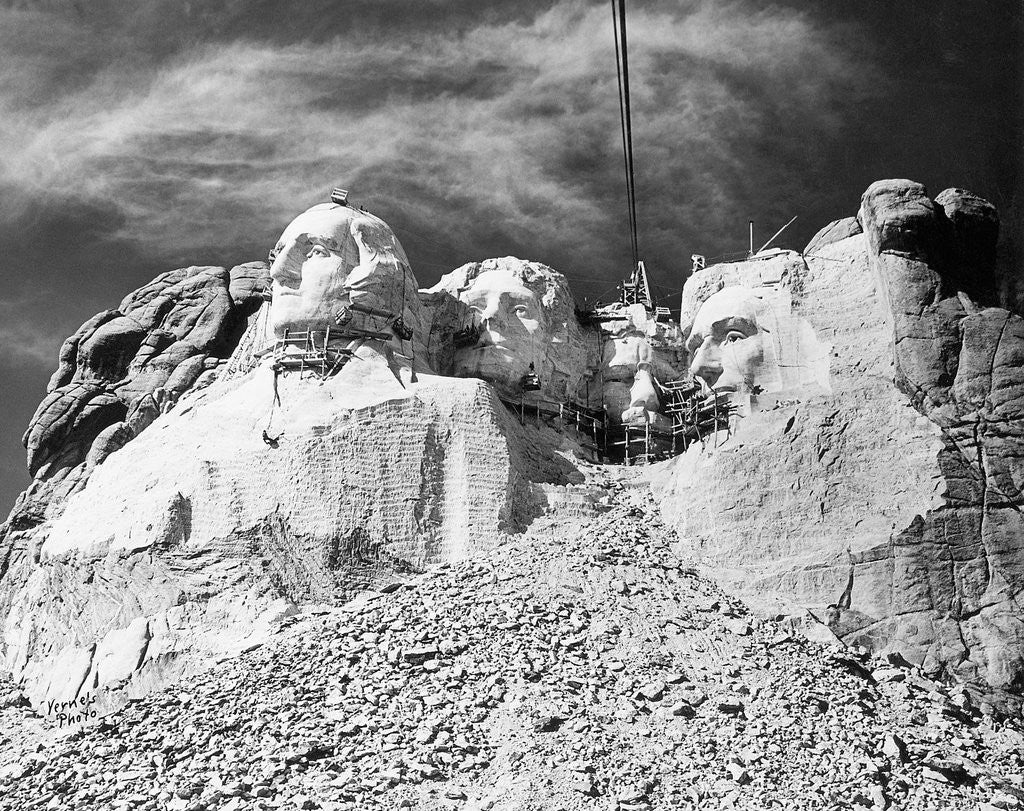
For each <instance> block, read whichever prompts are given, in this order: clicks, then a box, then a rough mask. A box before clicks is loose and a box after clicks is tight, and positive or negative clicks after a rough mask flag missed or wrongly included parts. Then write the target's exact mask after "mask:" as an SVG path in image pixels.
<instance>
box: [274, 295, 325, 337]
mask: <svg viewBox="0 0 1024 811" xmlns="http://www.w3.org/2000/svg"><path fill="white" fill-rule="evenodd" d="M332 323H333V322H332V318H331V313H330V311H329V309H328V308H326V307H310V306H309V305H308V304H307V303H306V302H304V301H303V300H302V298H301V297H299V296H282V297H281V298H280V299H279V300H275V301H274V304H273V307H272V308H271V310H270V324H271V326H272V327H273V329H274V331H275V332H276V333H278V334H280V333H281V332H283V331H284V330H286V329H290V330H308V329H312V328H315V327H316V328H325V327H328V326H330V325H331V324H332Z"/></svg>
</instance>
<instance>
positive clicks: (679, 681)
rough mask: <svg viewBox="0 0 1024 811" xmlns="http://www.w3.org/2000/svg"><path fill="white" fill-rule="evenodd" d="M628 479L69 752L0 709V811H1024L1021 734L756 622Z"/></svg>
mask: <svg viewBox="0 0 1024 811" xmlns="http://www.w3.org/2000/svg"><path fill="white" fill-rule="evenodd" d="M630 473H631V472H630V471H626V470H617V471H616V470H611V469H607V468H606V469H600V468H589V469H588V475H589V478H590V482H589V486H594V485H598V486H601V487H602V488H604V489H605V491H606V492H607V493H608V496H607V497H606V498H605V499H604V503H603V504H600V505H597V506H595V508H594V510H593V511H592V512H591V514H590V515H589V516H583V517H580V516H578V515H572V516H568V515H561V514H559V513H558V512H557V510H556V511H555V512H554V513H552V514H550V515H548V516H546V517H544V518H541V519H538V520H537V521H536V522H534V524H533V525H532V526H531V528H530V531H529V532H528V533H526V534H524V535H521V536H508V537H505V538H503V539H502V540H501V543H500V545H499V546H498V548H497V549H496V550H493V551H491V552H490V553H488V554H486V555H482V554H481V555H479V556H478V557H476V558H472V559H470V560H468V561H465V562H460V563H457V564H447V565H441V566H438V567H436V568H433V569H430V570H428V571H426V572H424V573H422V574H418V575H416V576H414V577H411V578H409V579H406V580H404V581H392V582H388V583H386V584H384V585H383V586H382V587H381V588H380V589H379V590H377V591H375V592H371V593H363V594H361V595H360V596H358V597H357V598H355V599H354V600H352V601H351V602H349V603H348V604H346V605H345V606H344V607H342V608H329V607H322V608H313V609H308V610H306V611H305V612H304V613H303V614H300V615H297V616H295V617H293V618H290V619H289V620H288V621H286V624H285V625H284V626H283V627H282V629H281V631H280V632H279V633H278V635H277V636H276V637H275V638H274V639H272V640H271V641H270V642H268V643H266V644H264V645H262V646H260V647H256V648H254V649H253V650H250V651H247V652H245V653H244V654H242V655H241V656H238V657H236V658H225V659H224V660H223V661H221V662H220V663H218V664H217V665H216V666H215V667H213V668H211V669H210V670H208V671H206V672H204V673H201V674H199V675H196V676H193V677H191V678H189V679H187V680H184V681H182V682H179V683H178V684H176V685H174V686H172V687H168V688H167V689H165V690H163V691H162V692H159V693H154V694H151V695H149V696H147V697H145V698H141V699H138V700H135V701H133V702H132V703H130V704H129V705H128V706H126V707H125V708H123V709H122V710H120V711H118V712H117V713H115V714H113V715H109V716H107V717H105V718H99V719H96V720H89V721H88V722H86V723H84V724H75V725H74V726H73V727H72V728H71V732H70V733H68V731H67V729H66V728H65V729H60V728H58V726H57V724H58V718H57V717H56V716H55V715H53V714H49V715H47V716H46V717H45V718H43V719H40V718H39V717H37V716H36V715H35V714H34V713H33V712H32V711H31V710H29V709H28V708H27V707H24V706H19V704H20V701H19V696H18V695H17V693H14V692H12V693H9V694H7V695H6V697H4V696H3V695H0V704H2V705H4V706H5V707H6V708H5V709H3V710H0V714H2V716H3V717H2V718H0V808H12V809H13V808H19V809H62V808H67V809H77V808H114V809H122V808H123V809H174V810H175V811H200V810H201V809H222V810H223V811H230V810H231V809H241V808H255V809H318V808H322V809H336V810H337V811H340V810H341V809H364V808H382V809H393V808H423V809H456V808H458V809H512V808H516V809H520V808H521V809H527V808H530V809H533V808H545V809H621V811H646V810H647V809H659V808H664V809H669V808H672V809H686V808H701V809H716V808H757V809H761V808H787V809H796V808H807V809H812V808H814V809H818V808H850V809H865V810H866V809H885V808H889V807H899V808H907V809H947V808H952V809H956V808H963V809H968V808H970V809H978V808H983V809H986V810H987V811H993V810H994V809H1012V808H1018V807H1024V770H1022V768H1021V766H1022V754H1021V753H1022V752H1024V735H1022V733H1021V729H1020V727H1019V726H1017V725H1016V724H1015V723H1014V722H1011V721H1008V720H1006V719H1005V718H1004V719H1000V717H999V715H998V714H997V713H996V711H995V709H994V708H993V707H991V706H989V705H987V704H985V703H984V701H982V700H980V699H979V697H978V696H977V695H975V694H972V693H971V692H970V691H968V690H967V689H966V688H964V687H949V686H947V685H943V684H941V683H937V682H934V681H931V680H929V679H927V678H925V677H924V676H923V675H922V674H921V672H920V670H919V669H918V668H915V667H912V666H910V665H908V664H907V663H906V662H904V661H902V660H901V659H899V658H898V657H893V660H892V661H889V660H888V659H879V658H869V657H868V656H867V655H866V654H863V653H861V652H859V651H858V649H856V648H854V649H847V648H841V647H840V646H838V645H834V646H825V645H822V644H818V643H815V642H811V641H808V640H807V639H806V638H805V637H804V636H802V635H801V634H799V633H797V632H796V630H795V629H794V628H793V626H792V624H785V623H782V622H776V621H773V620H764V619H758V618H755V617H753V616H751V615H749V614H748V613H747V612H746V610H745V609H744V608H743V607H742V605H741V603H739V602H738V601H736V600H733V599H730V598H728V597H726V596H725V595H724V594H723V593H722V592H721V591H719V590H718V589H717V587H715V586H713V585H712V584H710V583H709V582H708V581H706V580H703V579H701V578H700V577H698V576H697V575H696V574H695V573H694V572H693V571H692V570H689V569H687V568H686V567H684V566H683V565H682V564H681V563H680V561H679V560H678V559H677V558H676V557H675V556H674V555H673V554H672V552H671V545H672V543H673V542H674V541H675V536H674V533H673V531H672V530H671V529H670V528H669V527H667V526H666V525H664V524H662V522H661V520H660V519H659V518H658V513H657V510H656V508H655V507H654V506H653V503H652V502H651V501H650V495H649V492H648V490H647V488H646V486H643V485H641V484H640V483H639V481H634V480H632V479H630V478H629V476H630ZM0 693H2V691H0Z"/></svg>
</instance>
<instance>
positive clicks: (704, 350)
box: [690, 337, 722, 386]
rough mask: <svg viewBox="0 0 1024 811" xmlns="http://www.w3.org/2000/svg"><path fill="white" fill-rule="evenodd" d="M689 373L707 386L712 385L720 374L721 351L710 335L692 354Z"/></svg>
mask: <svg viewBox="0 0 1024 811" xmlns="http://www.w3.org/2000/svg"><path fill="white" fill-rule="evenodd" d="M690 374H691V375H693V376H694V377H699V378H700V379H701V380H703V381H704V382H705V383H707V384H708V385H709V386H714V385H715V383H717V382H718V378H720V377H721V376H722V360H721V353H720V352H719V349H718V347H717V346H716V345H715V344H714V342H713V341H712V340H711V338H710V337H708V338H705V339H704V343H702V344H701V345H700V348H699V349H697V352H696V354H695V355H694V356H693V363H691V364H690Z"/></svg>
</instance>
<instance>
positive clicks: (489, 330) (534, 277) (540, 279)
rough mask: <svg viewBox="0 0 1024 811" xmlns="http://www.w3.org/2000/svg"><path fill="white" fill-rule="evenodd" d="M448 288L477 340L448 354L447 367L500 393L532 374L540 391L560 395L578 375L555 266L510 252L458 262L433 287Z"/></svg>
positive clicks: (579, 359) (572, 331)
mask: <svg viewBox="0 0 1024 811" xmlns="http://www.w3.org/2000/svg"><path fill="white" fill-rule="evenodd" d="M434 289H435V290H436V289H445V290H448V291H449V292H450V293H452V294H453V295H456V296H457V297H458V298H459V300H460V301H462V302H463V303H464V304H466V305H467V306H468V307H469V308H470V310H472V312H473V314H474V322H475V325H476V326H477V327H478V329H479V339H478V340H477V342H476V343H475V344H474V345H471V346H468V347H464V348H461V349H459V350H457V351H456V353H455V359H454V360H455V374H456V375H458V376H460V377H480V378H483V379H484V380H488V381H490V382H491V383H493V384H494V385H495V386H497V387H498V388H499V389H500V390H501V391H502V392H503V393H505V394H509V395H512V394H515V395H516V396H518V394H519V393H521V390H522V389H521V383H522V379H523V376H524V375H527V374H528V373H529V372H530V366H531V364H532V365H533V372H534V373H535V374H536V375H537V376H538V378H539V382H540V385H541V387H542V392H543V395H544V396H547V397H551V398H555V397H559V398H561V397H565V396H566V392H567V391H574V389H575V387H576V386H578V385H579V381H580V380H581V379H582V377H583V374H584V371H585V369H584V366H585V364H584V359H583V348H582V339H581V338H580V332H579V327H578V325H577V324H576V320H575V314H574V311H573V301H572V296H571V294H570V293H569V289H568V285H567V283H566V281H565V278H564V277H563V276H562V275H561V274H560V273H558V272H557V271H554V270H552V269H551V268H548V267H546V266H544V265H540V264H538V263H535V262H524V261H522V260H519V259H515V258H514V257H506V258H504V259H488V260H487V261H485V262H483V263H480V264H472V265H466V266H463V267H461V268H459V269H458V270H455V271H453V272H452V273H450V274H448V275H447V276H445V277H444V278H443V279H442V280H441V281H440V282H439V283H438V285H437V286H436V287H435V288H434Z"/></svg>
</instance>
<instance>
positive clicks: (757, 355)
mask: <svg viewBox="0 0 1024 811" xmlns="http://www.w3.org/2000/svg"><path fill="white" fill-rule="evenodd" d="M764 306H765V304H764V302H763V301H762V300H761V299H759V298H757V297H756V296H754V295H753V294H752V293H751V291H750V290H748V289H746V288H743V287H727V288H725V289H723V290H719V291H718V292H717V293H715V294H713V295H712V296H710V297H709V298H708V299H707V301H705V302H704V303H703V304H702V305H701V307H700V309H699V310H698V311H697V315H696V316H695V317H694V320H693V326H692V327H691V328H690V336H689V338H688V339H687V341H686V348H687V350H688V351H689V352H690V357H692V358H693V361H692V363H691V364H690V373H691V374H692V375H694V376H695V377H699V378H701V379H702V380H703V381H704V382H705V383H707V384H708V385H709V386H714V387H715V388H716V389H718V390H719V391H752V392H755V393H756V392H757V390H758V387H759V385H761V384H759V379H760V378H762V377H763V374H764V372H765V371H766V368H765V366H766V365H765V344H764V340H763V335H764V333H763V331H762V328H761V327H760V326H759V313H760V311H761V310H763V308H764Z"/></svg>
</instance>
